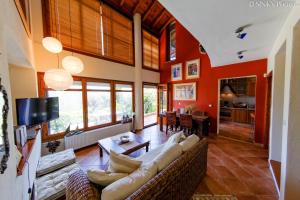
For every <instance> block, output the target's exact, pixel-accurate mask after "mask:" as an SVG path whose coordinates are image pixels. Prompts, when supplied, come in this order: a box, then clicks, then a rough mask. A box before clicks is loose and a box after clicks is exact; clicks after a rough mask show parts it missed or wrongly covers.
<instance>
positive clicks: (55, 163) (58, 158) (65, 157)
mask: <svg viewBox="0 0 300 200" xmlns="http://www.w3.org/2000/svg"><path fill="white" fill-rule="evenodd" d="M75 162H76V157H75V154H74V150H73V149H67V150H64V151H61V152H58V153H54V154H49V155H46V156H43V157H41V158H40V160H39V164H38V166H37V170H36V176H37V177H39V176H42V175H45V174H48V173H50V172H53V171H55V170H58V169H60V168H63V167H65V166H68V165H71V164H73V163H75Z"/></svg>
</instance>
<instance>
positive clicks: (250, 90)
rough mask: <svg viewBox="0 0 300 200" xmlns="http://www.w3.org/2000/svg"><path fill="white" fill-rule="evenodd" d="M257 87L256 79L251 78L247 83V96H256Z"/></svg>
mask: <svg viewBox="0 0 300 200" xmlns="http://www.w3.org/2000/svg"><path fill="white" fill-rule="evenodd" d="M255 89H256V80H255V79H254V80H252V79H249V80H248V83H247V96H250V97H254V96H255Z"/></svg>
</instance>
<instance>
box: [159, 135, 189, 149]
mask: <svg viewBox="0 0 300 200" xmlns="http://www.w3.org/2000/svg"><path fill="white" fill-rule="evenodd" d="M182 137H184V133H183V131H180V132H178V133H174V134H173V135H172V136H171V137H169V139H168V140H167V142H166V143H165V144H164V148H163V151H164V150H167V149H168V148H169V147H171V146H172V145H173V144H178V143H179V141H180V140H181V138H182Z"/></svg>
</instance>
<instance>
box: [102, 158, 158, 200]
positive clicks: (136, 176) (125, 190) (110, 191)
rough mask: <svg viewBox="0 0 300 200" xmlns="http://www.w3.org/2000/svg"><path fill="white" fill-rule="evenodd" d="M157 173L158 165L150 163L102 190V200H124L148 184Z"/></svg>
mask: <svg viewBox="0 0 300 200" xmlns="http://www.w3.org/2000/svg"><path fill="white" fill-rule="evenodd" d="M156 173H157V165H156V164H155V163H149V164H147V165H142V166H141V167H140V168H138V169H137V170H135V171H134V172H132V173H131V174H129V175H128V176H126V177H124V178H122V179H119V180H117V181H115V182H113V183H112V184H110V185H108V186H107V187H106V188H104V189H103V190H102V194H101V200H121V199H122V200H123V199H125V198H126V197H128V196H129V195H130V194H132V193H134V192H135V191H136V190H137V189H138V188H140V187H141V186H142V185H143V184H145V183H146V182H148V181H149V180H150V179H151V178H153V177H154V176H155V175H156Z"/></svg>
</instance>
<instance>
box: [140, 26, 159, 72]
mask: <svg viewBox="0 0 300 200" xmlns="http://www.w3.org/2000/svg"><path fill="white" fill-rule="evenodd" d="M143 64H144V66H145V67H148V68H152V69H156V70H158V69H159V40H158V39H157V38H156V37H155V36H153V35H151V34H150V33H149V32H147V31H145V30H143Z"/></svg>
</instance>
